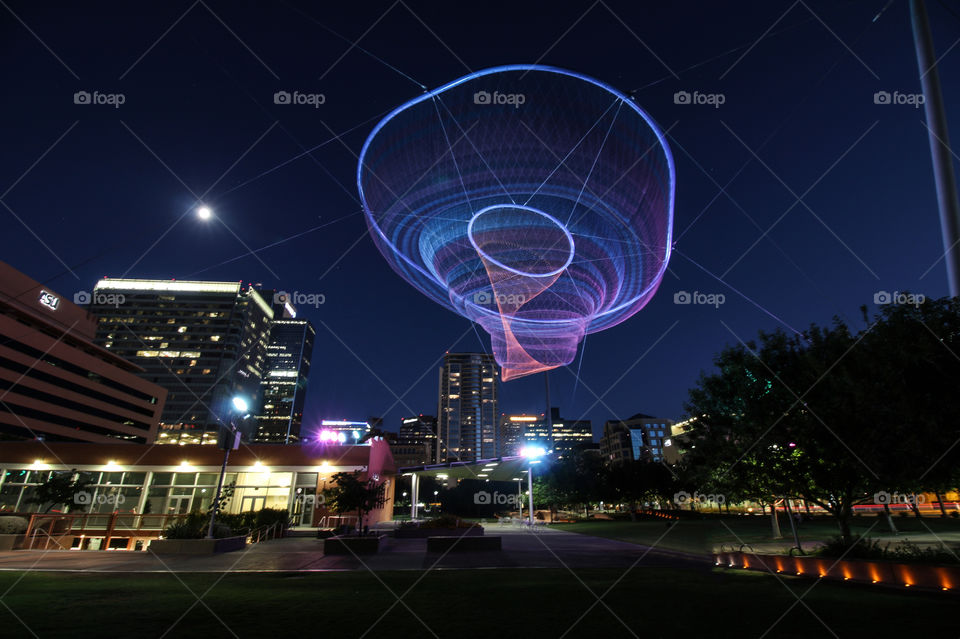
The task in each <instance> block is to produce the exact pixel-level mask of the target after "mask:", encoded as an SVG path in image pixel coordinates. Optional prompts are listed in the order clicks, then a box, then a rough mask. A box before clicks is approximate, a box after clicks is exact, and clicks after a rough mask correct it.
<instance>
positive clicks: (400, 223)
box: [357, 65, 675, 380]
mask: <svg viewBox="0 0 960 639" xmlns="http://www.w3.org/2000/svg"><path fill="white" fill-rule="evenodd" d="M674 182H675V171H674V164H673V157H672V155H671V153H670V149H669V148H668V146H667V143H666V139H665V137H664V134H663V133H662V132H661V130H660V129H659V127H658V126H657V125H656V124H655V123H654V121H653V120H652V118H650V116H649V115H647V114H646V113H645V112H644V111H643V110H642V109H640V108H639V107H638V106H637V105H636V104H635V103H634V102H633V100H632V99H630V98H629V97H627V96H626V95H624V94H622V93H620V92H619V91H617V90H616V89H613V88H612V87H610V86H608V85H606V84H603V83H602V82H599V81H597V80H594V79H592V78H589V77H587V76H584V75H580V74H577V73H573V72H570V71H564V70H562V69H557V68H553V67H543V66H536V65H514V66H505V67H496V68H493V69H488V70H485V71H480V72H477V73H474V74H471V75H468V76H465V77H463V78H460V79H459V80H455V81H454V82H451V83H449V84H447V85H445V86H443V87H440V88H439V89H436V90H434V91H431V92H428V93H426V94H424V95H422V96H420V97H418V98H416V99H414V100H411V101H409V102H407V103H406V104H403V105H401V106H400V107H398V108H397V109H395V110H394V111H393V112H392V113H390V114H389V115H387V116H386V117H385V118H384V119H383V120H382V121H381V122H380V123H379V124H377V126H376V128H374V130H373V132H372V133H371V134H370V136H369V137H368V138H367V141H366V143H365V144H364V146H363V150H362V151H361V153H360V162H359V164H358V167H357V185H358V188H359V191H360V198H361V201H362V203H363V207H364V211H365V213H366V219H367V225H368V227H369V228H370V231H371V236H372V237H373V238H374V241H375V243H376V244H377V248H378V249H379V250H380V252H381V253H382V254H383V255H384V257H385V258H386V259H387V261H388V262H389V263H390V265H391V266H392V267H393V269H394V270H395V271H397V273H399V274H400V275H401V276H402V277H403V278H404V279H406V280H407V281H408V282H410V284H412V285H413V286H415V287H416V288H417V289H419V290H420V291H421V292H423V293H424V294H425V295H427V296H428V297H430V298H431V299H433V300H434V301H435V302H437V303H439V304H441V305H443V306H445V307H447V308H448V309H450V310H452V311H454V312H455V313H458V314H460V315H462V316H464V317H466V318H467V319H469V320H471V321H474V322H477V323H479V324H480V325H481V326H482V327H483V328H484V330H486V331H487V333H489V334H490V338H491V344H492V347H493V352H494V355H495V356H496V360H497V362H498V363H499V364H500V366H501V367H502V368H503V374H502V378H503V379H504V380H509V379H512V378H516V377H520V376H523V375H529V374H532V373H536V372H539V371H544V370H549V369H551V368H556V367H558V366H563V365H566V364H569V363H570V362H571V361H573V359H574V357H575V356H576V352H577V347H578V345H579V343H580V341H581V340H583V338H584V336H585V335H586V334H587V333H595V332H597V331H601V330H604V329H607V328H610V327H612V326H615V325H616V324H619V323H620V322H623V321H624V320H626V319H627V318H629V317H631V316H632V315H633V314H634V313H636V312H637V311H639V310H640V309H641V308H643V307H644V306H645V305H646V304H647V302H648V301H649V300H650V299H651V298H652V297H653V295H654V293H655V292H656V290H657V287H658V286H659V284H660V281H661V280H662V278H663V275H664V273H665V271H666V268H667V263H668V261H669V259H670V250H671V241H672V232H673V230H672V229H673V205H674Z"/></svg>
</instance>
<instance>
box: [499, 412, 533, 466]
mask: <svg viewBox="0 0 960 639" xmlns="http://www.w3.org/2000/svg"><path fill="white" fill-rule="evenodd" d="M539 419H540V418H539V417H537V416H536V415H506V414H502V415H500V433H499V435H498V437H497V444H498V446H499V449H498V451H497V457H512V456H514V455H519V454H520V449H521V448H523V445H524V441H523V432H524V427H525V426H526V425H527V423H529V422H534V421H537V420H539Z"/></svg>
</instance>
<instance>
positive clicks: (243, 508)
mask: <svg viewBox="0 0 960 639" xmlns="http://www.w3.org/2000/svg"><path fill="white" fill-rule="evenodd" d="M266 505H267V498H266V497H244V498H243V500H242V501H241V502H240V512H243V513H245V512H250V511H251V510H252V511H254V512H258V511H261V510H263V509H264V507H265V506H266Z"/></svg>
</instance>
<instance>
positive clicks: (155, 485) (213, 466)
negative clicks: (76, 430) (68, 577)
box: [0, 439, 396, 550]
mask: <svg viewBox="0 0 960 639" xmlns="http://www.w3.org/2000/svg"><path fill="white" fill-rule="evenodd" d="M222 462H223V452H222V451H221V450H219V449H218V448H215V447H213V446H202V445H185V446H139V445H132V444H72V443H44V442H13V443H9V444H7V443H5V444H4V446H3V447H2V448H0V514H13V513H17V514H22V515H24V516H27V517H30V518H31V529H33V530H39V529H40V528H41V527H42V524H43V521H44V520H45V519H59V520H60V521H61V522H63V523H62V525H60V524H58V526H59V528H58V529H57V535H56V537H57V542H56V543H57V544H59V545H62V546H64V547H73V548H89V547H91V546H90V545H89V544H90V541H85V540H92V541H94V542H95V543H94V544H93V546H92V547H95V548H112V549H129V550H133V549H142V548H145V547H146V545H147V543H148V542H149V540H150V539H155V538H157V537H158V536H159V535H160V534H161V532H162V531H163V530H164V529H165V528H166V527H167V526H168V525H169V524H170V523H172V522H173V521H175V520H176V519H177V518H179V517H182V516H185V515H187V514H188V513H190V512H193V511H198V510H199V511H206V510H207V509H208V508H209V507H210V503H211V501H212V499H213V495H214V494H215V493H216V489H217V480H218V478H219V473H220V466H221V464H222ZM54 471H73V472H75V473H77V474H78V475H80V476H81V477H83V478H84V479H85V480H87V481H88V482H89V487H88V488H86V489H85V490H84V491H83V492H81V493H78V494H77V495H76V496H75V497H74V502H75V505H72V507H64V505H61V504H55V505H54V506H53V508H51V510H50V511H49V513H46V514H42V513H43V511H44V510H45V509H46V505H44V504H37V503H35V502H33V501H31V498H32V497H33V496H34V495H36V491H37V487H38V486H39V485H40V484H42V483H43V482H44V481H46V479H47V478H48V477H49V475H50V473H51V472H54ZM355 471H359V472H361V473H362V476H365V477H368V478H371V479H373V480H374V481H376V482H378V483H380V484H383V485H384V500H383V503H382V504H381V505H380V506H379V507H378V508H375V509H374V510H373V511H371V512H370V514H369V515H368V516H367V517H366V518H365V520H364V524H366V525H370V524H373V523H377V522H380V521H385V520H389V519H390V518H391V517H392V512H393V490H394V475H395V471H396V468H395V466H394V462H393V457H392V455H391V453H390V447H389V446H388V445H387V443H386V442H384V441H383V440H381V439H373V440H371V441H370V442H369V443H366V444H364V445H360V446H339V445H308V446H295V445H294V446H272V445H265V444H252V445H249V446H241V447H240V448H239V449H238V450H235V451H232V452H231V453H230V460H229V464H228V466H227V472H226V476H225V479H224V485H225V486H232V497H231V498H230V499H229V501H228V502H227V503H226V504H225V506H224V511H225V512H227V513H240V512H249V511H259V510H262V509H263V508H284V509H287V510H288V512H289V513H290V515H291V519H292V523H293V525H295V526H303V527H326V526H330V527H333V526H336V525H339V524H342V523H346V524H355V523H356V522H355V520H356V516H355V514H352V513H345V514H344V515H343V516H340V515H337V514H336V513H332V512H330V511H329V510H328V509H327V508H326V507H325V504H324V499H323V497H322V493H323V491H324V490H325V489H327V488H331V487H333V486H334V482H333V479H332V477H333V475H334V474H336V473H338V472H355ZM38 522H39V523H38ZM52 526H53V523H52V522H51V528H50V530H53V528H52ZM71 531H73V532H76V533H77V534H72V533H71ZM44 534H46V533H44ZM34 536H36V535H34ZM97 540H99V541H97ZM34 547H35V546H34ZM44 547H49V546H44Z"/></svg>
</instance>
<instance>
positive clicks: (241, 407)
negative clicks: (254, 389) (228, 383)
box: [232, 397, 248, 413]
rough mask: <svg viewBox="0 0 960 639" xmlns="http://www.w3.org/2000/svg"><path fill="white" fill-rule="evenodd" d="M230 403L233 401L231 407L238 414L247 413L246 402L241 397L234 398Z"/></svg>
mask: <svg viewBox="0 0 960 639" xmlns="http://www.w3.org/2000/svg"><path fill="white" fill-rule="evenodd" d="M232 401H233V407H234V408H235V409H236V411H237V412H238V413H246V412H247V408H248V406H247V400H245V399H244V398H242V397H234V398H233V400H232Z"/></svg>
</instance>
